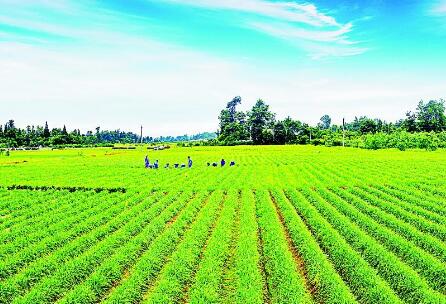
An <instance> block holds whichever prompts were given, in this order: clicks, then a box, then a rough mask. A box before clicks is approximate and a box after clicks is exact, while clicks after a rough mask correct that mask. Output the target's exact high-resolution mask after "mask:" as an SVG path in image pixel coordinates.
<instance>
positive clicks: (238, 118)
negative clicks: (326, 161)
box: [214, 96, 446, 150]
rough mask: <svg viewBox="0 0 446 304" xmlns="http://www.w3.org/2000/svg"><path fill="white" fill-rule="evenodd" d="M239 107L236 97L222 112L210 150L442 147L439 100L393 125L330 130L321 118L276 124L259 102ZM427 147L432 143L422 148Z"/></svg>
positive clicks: (359, 120)
mask: <svg viewBox="0 0 446 304" xmlns="http://www.w3.org/2000/svg"><path fill="white" fill-rule="evenodd" d="M241 102H242V99H241V97H240V96H237V97H235V98H233V99H232V100H231V101H229V102H228V103H227V105H226V107H225V108H224V109H222V110H221V112H220V115H219V117H218V119H219V130H218V133H217V134H218V138H217V139H216V140H215V141H214V143H215V144H220V145H235V144H249V143H252V144H256V145H265V144H314V145H327V146H339V145H343V144H344V145H347V146H356V147H364V148H370V149H379V148H387V147H395V148H399V149H401V150H404V149H405V148H416V147H422V148H425V147H424V146H426V145H427V146H429V145H431V146H432V147H431V148H435V147H443V146H442V145H446V141H444V139H446V135H445V132H446V116H445V103H444V100H442V99H440V100H430V101H429V102H427V103H426V102H424V101H420V102H419V103H418V106H417V108H416V110H415V111H413V112H412V111H408V112H407V113H406V115H405V117H404V118H401V119H399V120H398V121H396V122H387V121H385V120H382V119H379V118H370V117H367V116H360V117H355V119H354V120H353V121H351V122H344V123H343V124H342V125H336V124H332V120H331V118H330V116H329V115H327V114H326V115H323V116H322V117H321V119H320V121H319V123H317V125H315V126H311V125H309V124H307V123H305V122H301V121H299V120H295V119H292V118H291V117H289V116H288V117H286V118H285V119H282V120H280V119H276V115H275V113H273V112H272V111H271V110H270V107H269V105H268V104H266V103H265V102H264V101H263V100H262V99H258V100H257V101H256V103H255V104H254V106H253V107H252V108H251V109H250V110H249V111H247V112H243V111H238V110H237V106H238V105H240V104H241ZM426 138H427V139H426ZM399 141H401V142H402V143H401V142H399ZM418 141H419V142H421V143H418ZM429 141H432V143H428V144H426V142H429ZM423 145H424V146H423ZM426 148H429V147H426Z"/></svg>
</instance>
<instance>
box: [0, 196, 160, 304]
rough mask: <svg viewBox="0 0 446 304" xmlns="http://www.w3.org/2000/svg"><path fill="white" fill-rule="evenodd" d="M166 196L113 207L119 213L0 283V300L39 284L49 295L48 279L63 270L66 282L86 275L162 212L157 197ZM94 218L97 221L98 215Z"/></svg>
mask: <svg viewBox="0 0 446 304" xmlns="http://www.w3.org/2000/svg"><path fill="white" fill-rule="evenodd" d="M166 197H167V196H164V195H162V194H160V193H156V194H155V195H153V196H150V197H148V198H146V199H144V200H142V199H141V198H140V197H138V196H137V197H134V198H133V199H132V200H131V201H122V202H119V203H118V204H117V205H118V207H119V208H120V211H117V210H114V209H112V210H110V213H107V214H106V216H105V218H107V219H108V220H105V221H104V222H102V223H101V224H100V225H96V226H95V227H92V229H90V230H89V231H88V232H87V233H85V234H83V235H81V236H79V237H77V238H74V239H73V240H71V241H70V242H68V243H67V244H65V245H64V246H62V247H60V248H59V249H57V250H55V251H53V252H50V253H48V254H47V255H45V256H42V257H41V258H40V259H37V260H35V261H34V262H32V263H30V264H29V265H27V267H26V268H25V269H23V270H22V271H21V272H20V273H18V274H17V275H15V276H12V277H10V278H8V279H7V280H6V281H4V282H1V283H0V299H8V301H6V302H8V303H9V302H12V301H13V300H17V299H18V298H19V297H20V296H24V295H25V294H26V293H27V292H28V291H29V290H30V289H32V288H33V287H36V285H37V286H38V285H39V284H40V286H49V287H48V288H49V289H48V292H50V289H51V288H53V287H52V286H51V279H52V278H54V277H55V276H56V277H57V276H62V277H63V275H64V271H66V274H67V279H68V277H69V276H70V275H71V278H73V276H76V275H77V278H80V275H82V273H85V274H88V272H87V271H88V270H92V269H93V268H94V267H95V265H97V263H100V262H101V261H103V260H104V259H106V258H107V256H108V255H109V253H110V252H111V251H113V250H114V249H116V247H115V246H119V244H121V243H123V242H125V240H126V238H129V237H130V236H132V235H133V234H134V233H138V232H139V231H140V230H141V229H142V227H141V226H142V225H145V224H147V223H148V221H150V220H151V216H154V213H156V212H158V211H160V210H162V209H163V208H164V207H165V204H164V202H163V201H162V200H160V198H163V199H165V198H166ZM105 209H107V208H105ZM146 212H147V213H146ZM98 218H99V219H100V218H101V216H99V217H98ZM76 265H82V267H78V268H76V267H77V266H76ZM81 269H83V271H84V272H82V270H81ZM42 280H43V281H42ZM56 280H57V279H56ZM58 283H59V285H57V287H58V288H60V289H61V290H63V288H69V286H66V285H64V284H66V283H67V282H66V281H64V280H60V282H58ZM73 284H74V283H73ZM55 289H57V288H55ZM42 295H43V294H42ZM42 301H44V300H42ZM0 302H1V301H0Z"/></svg>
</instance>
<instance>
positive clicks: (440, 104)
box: [416, 99, 446, 132]
mask: <svg viewBox="0 0 446 304" xmlns="http://www.w3.org/2000/svg"><path fill="white" fill-rule="evenodd" d="M444 111H445V106H444V100H442V99H440V100H439V101H437V100H430V101H429V102H428V103H426V104H425V103H424V102H423V101H422V100H421V101H420V102H419V103H418V107H417V111H416V113H417V124H418V128H419V129H420V130H421V131H426V132H431V131H434V132H439V131H443V130H446V116H445V113H444Z"/></svg>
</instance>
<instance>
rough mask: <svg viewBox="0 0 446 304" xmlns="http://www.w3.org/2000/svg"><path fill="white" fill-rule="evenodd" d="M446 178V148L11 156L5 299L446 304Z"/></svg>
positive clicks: (3, 203)
mask: <svg viewBox="0 0 446 304" xmlns="http://www.w3.org/2000/svg"><path fill="white" fill-rule="evenodd" d="M146 154H148V155H149V158H150V160H151V161H154V160H155V159H158V160H159V161H160V164H161V168H160V169H158V170H147V169H145V168H144V156H145V155H146ZM188 155H190V156H191V157H192V159H193V161H194V165H193V168H191V169H187V168H184V169H173V168H171V169H163V168H162V167H163V165H164V164H165V163H166V162H168V163H170V164H173V163H176V162H178V163H186V161H187V156H188ZM221 158H224V159H225V160H226V161H227V162H228V163H229V161H231V160H234V161H235V162H236V166H234V167H229V166H226V167H224V168H220V167H218V168H214V167H208V166H207V165H206V163H207V162H217V161H219V160H220V159H221ZM445 181H446V151H445V150H438V151H435V152H427V151H421V150H412V151H405V152H401V151H397V150H379V151H367V150H360V149H354V148H326V147H313V146H262V147H257V146H248V147H243V146H238V147H194V148H176V147H175V148H171V149H168V150H163V151H153V150H146V149H143V148H142V147H138V148H137V149H136V150H112V149H111V148H96V149H67V150H55V151H50V150H42V151H12V152H11V155H10V156H8V157H7V156H0V239H1V242H0V303H33V304H34V303H52V302H57V303H97V302H105V303H171V302H176V303H244V304H245V303H446V182H445ZM17 188H28V189H17ZM117 189H119V191H116V190H117ZM115 191H116V192H115Z"/></svg>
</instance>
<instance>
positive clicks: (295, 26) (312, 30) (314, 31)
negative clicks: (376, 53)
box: [166, 0, 367, 59]
mask: <svg viewBox="0 0 446 304" xmlns="http://www.w3.org/2000/svg"><path fill="white" fill-rule="evenodd" d="M166 1H167V2H174V3H177V4H183V5H192V6H198V7H207V8H212V9H228V10H235V11H239V12H246V13H252V14H256V15H261V16H264V17H268V18H264V20H262V21H258V19H255V20H254V21H250V20H249V19H248V20H247V21H245V27H247V28H251V29H254V30H257V31H261V32H263V33H266V34H268V35H271V36H274V37H276V38H279V39H284V40H287V41H289V42H291V43H292V44H293V45H295V46H296V47H298V48H301V49H304V50H306V51H307V52H308V55H309V57H310V58H313V59H317V58H321V57H328V56H336V57H339V56H354V55H359V54H362V53H364V52H366V51H367V48H364V47H356V46H352V45H355V44H358V42H355V41H352V40H351V39H350V38H349V37H348V34H350V32H351V31H352V28H353V24H352V23H351V22H349V23H345V24H340V23H339V22H338V21H336V19H335V18H334V17H332V16H330V15H328V14H325V13H322V12H321V11H320V10H319V9H318V8H317V7H316V6H315V5H314V4H310V3H304V4H298V3H296V2H290V1H275V2H272V1H266V0H243V1H240V0H166ZM305 41H312V43H311V44H308V43H306V42H305Z"/></svg>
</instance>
